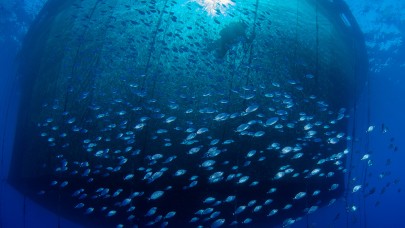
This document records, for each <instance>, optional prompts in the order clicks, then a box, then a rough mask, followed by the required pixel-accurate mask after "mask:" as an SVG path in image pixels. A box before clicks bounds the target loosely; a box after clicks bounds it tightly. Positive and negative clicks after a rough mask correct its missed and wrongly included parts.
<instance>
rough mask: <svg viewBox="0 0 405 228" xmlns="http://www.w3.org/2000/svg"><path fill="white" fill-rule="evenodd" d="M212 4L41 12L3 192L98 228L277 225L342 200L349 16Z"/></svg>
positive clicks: (66, 4) (24, 59) (28, 50)
mask: <svg viewBox="0 0 405 228" xmlns="http://www.w3.org/2000/svg"><path fill="white" fill-rule="evenodd" d="M209 2H210V1H184V2H178V1H170V0H169V1H150V2H149V1H138V2H133V1H124V0H121V1H98V0H97V1H96V0H84V1H74V0H73V1H58V0H50V1H49V3H47V5H46V7H45V8H44V10H43V11H42V13H41V14H40V16H39V17H38V19H37V22H36V23H35V24H34V26H33V27H32V28H31V30H30V32H29V34H28V36H27V39H26V42H25V45H24V48H23V50H22V52H21V67H20V71H19V76H20V79H21V80H20V81H21V88H22V100H21V108H20V116H19V123H18V128H17V135H16V141H15V148H14V154H13V161H12V168H11V171H10V178H9V179H10V182H11V183H12V184H13V185H14V186H16V187H17V188H18V189H19V190H21V191H23V192H24V193H25V194H28V195H30V196H31V197H32V198H33V199H36V200H37V201H39V202H41V203H42V204H43V205H47V206H48V207H49V208H51V209H52V210H54V211H56V212H59V213H61V214H63V215H64V216H66V217H68V218H72V219H74V220H76V221H79V222H80V223H83V224H98V225H105V226H112V225H117V224H122V225H124V226H131V225H140V226H144V225H147V224H148V225H162V224H163V225H169V226H179V225H182V226H185V225H187V226H198V225H203V226H213V227H216V226H220V225H230V224H232V223H233V224H238V225H244V224H251V223H254V224H256V225H264V224H267V225H268V224H278V223H281V222H285V223H286V224H288V223H292V222H293V221H294V220H296V219H298V218H300V217H302V216H303V215H305V214H307V213H312V212H313V211H315V210H316V209H317V208H318V207H321V206H324V205H327V204H329V203H331V202H333V201H334V199H337V198H339V197H340V196H341V195H342V192H343V190H344V182H343V181H344V171H345V162H344V160H345V154H346V152H347V151H345V148H346V143H347V134H345V133H346V131H347V125H348V121H349V120H348V113H349V111H348V109H349V108H350V105H351V103H352V101H353V99H355V94H356V90H358V88H359V87H360V86H361V84H362V83H363V82H364V77H365V71H366V70H365V69H366V64H365V63H364V61H365V51H364V46H363V42H362V38H361V35H360V31H359V30H358V28H357V26H356V22H355V21H354V20H353V19H352V16H351V14H350V12H349V11H348V10H347V7H346V6H345V5H344V4H343V3H342V2H340V1H334V2H333V3H330V2H327V1H325V2H318V1H312V0H307V1H284V2H283V3H280V2H278V1H277V2H276V1H266V2H263V1H235V2H230V1H223V2H222V4H217V5H215V4H214V5H210V4H208V3H209ZM317 2H318V3H317ZM213 8H214V10H213ZM154 208H156V212H153V211H154ZM238 208H239V209H238ZM273 213H274V215H273ZM190 221H191V222H190Z"/></svg>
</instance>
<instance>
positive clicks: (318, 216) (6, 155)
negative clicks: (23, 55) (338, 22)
mask: <svg viewBox="0 0 405 228" xmlns="http://www.w3.org/2000/svg"><path fill="white" fill-rule="evenodd" d="M269 1H270V0H269ZM45 2H46V0H0V178H1V180H0V181H1V182H0V228H20V227H21V228H36V227H41V228H42V227H44V228H45V227H46V228H48V227H49V228H52V227H55V228H56V227H63V228H64V227H83V226H81V225H79V224H75V223H74V222H72V221H69V220H67V219H65V218H63V217H62V216H60V214H58V213H57V212H55V211H53V212H51V211H49V210H47V209H45V208H43V207H42V206H40V205H38V204H37V203H35V202H34V201H32V200H31V199H30V198H29V197H27V196H25V195H23V194H21V193H20V192H18V191H17V190H15V189H14V187H12V186H11V185H9V183H8V182H7V178H8V173H9V168H10V163H11V157H12V150H13V142H14V136H15V132H16V124H17V122H18V121H19V120H18V119H17V112H18V106H19V98H20V91H19V85H18V80H17V78H16V71H17V69H16V68H17V65H18V64H17V63H18V61H19V58H18V53H19V50H20V49H21V47H22V43H23V40H24V37H25V35H26V33H27V31H28V30H29V28H30V25H31V24H32V23H33V21H34V19H35V17H36V15H37V14H38V13H39V12H40V10H41V8H42V6H43V5H44V4H45ZM118 2H119V1H118ZM345 2H346V3H347V5H348V6H349V8H350V10H351V11H352V13H353V15H354V17H355V18H356V20H357V22H358V24H359V26H360V29H361V31H362V32H363V34H364V38H365V42H366V48H367V54H368V60H369V70H368V75H367V77H368V83H367V85H366V87H365V88H363V89H362V91H361V94H360V95H359V96H358V97H357V98H355V99H356V101H355V106H356V112H355V113H352V114H351V115H353V116H352V117H351V120H352V121H351V125H354V126H353V127H350V130H348V135H351V136H353V139H352V140H353V141H354V143H352V144H351V145H352V146H351V150H350V152H349V153H350V154H349V156H347V161H346V163H347V164H346V167H347V170H349V171H348V172H347V173H346V178H345V182H346V186H345V193H344V194H343V196H342V197H340V198H338V199H337V200H336V202H335V203H334V204H332V205H330V206H324V207H321V208H319V209H318V210H317V211H316V212H314V213H311V214H309V215H305V216H304V217H303V218H302V219H301V220H300V221H296V222H295V223H294V224H292V225H291V226H290V227H319V228H320V227H359V228H360V227H375V228H378V227H386V228H388V227H393V228H395V227H398V228H399V227H405V220H404V216H405V195H404V194H405V192H404V191H405V188H404V187H405V186H404V181H405V167H404V165H405V154H404V153H405V151H404V150H405V98H404V97H405V1H399V0H358V1H355V0H346V1H345ZM353 120H354V121H353ZM349 173H350V180H348V177H347V175H348V174H349ZM348 186H349V187H348ZM355 186H358V187H359V189H357V190H353V188H354V187H355ZM248 226H249V225H248ZM251 227H254V226H253V225H252V226H251ZM280 227H281V225H280Z"/></svg>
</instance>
